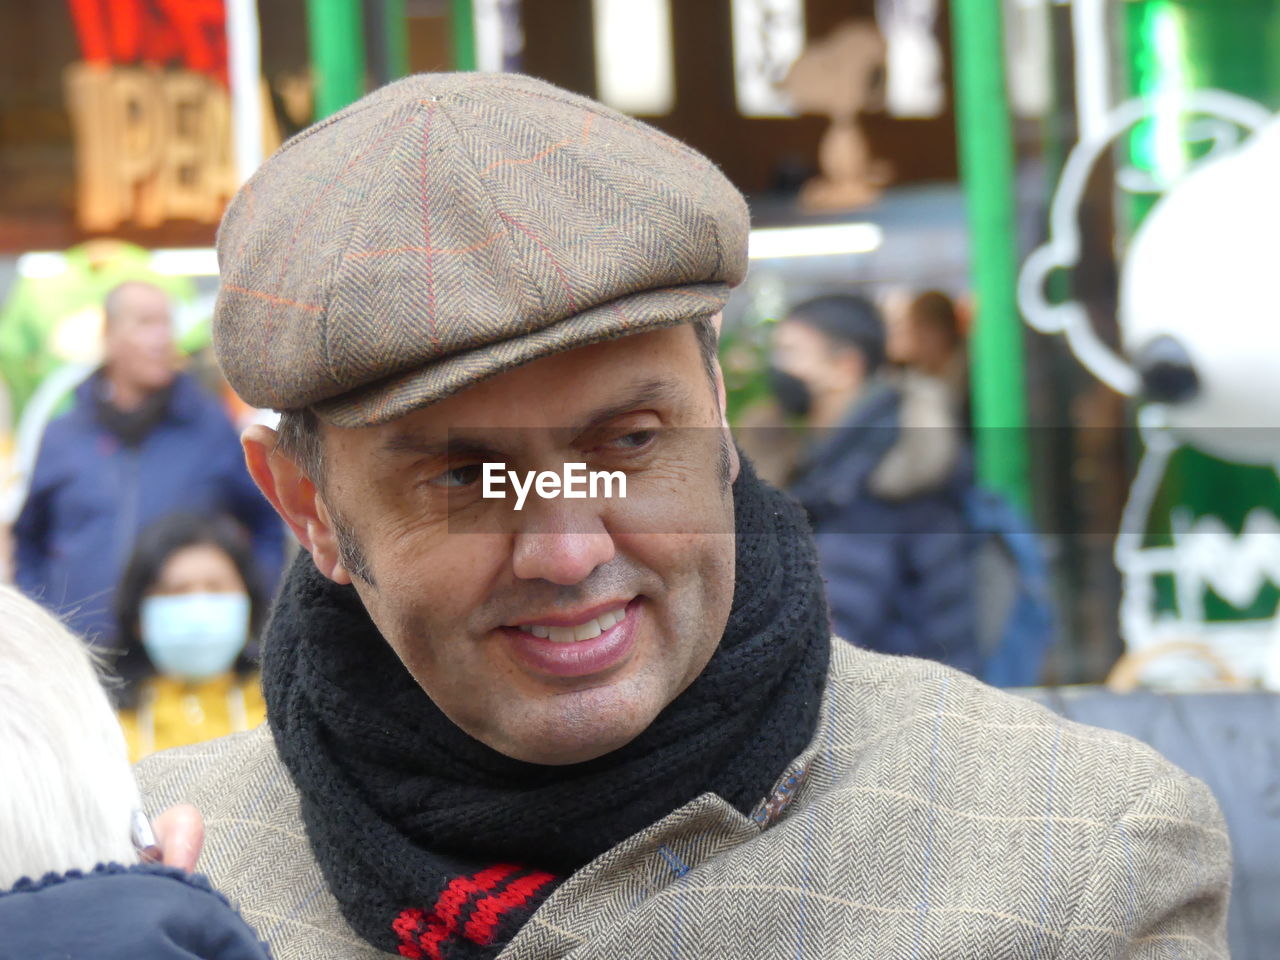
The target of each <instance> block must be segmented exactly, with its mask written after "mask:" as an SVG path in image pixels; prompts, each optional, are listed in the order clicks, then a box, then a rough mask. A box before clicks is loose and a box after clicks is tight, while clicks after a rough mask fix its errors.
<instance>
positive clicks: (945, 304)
mask: <svg viewBox="0 0 1280 960" xmlns="http://www.w3.org/2000/svg"><path fill="white" fill-rule="evenodd" d="M907 315H908V316H910V317H911V319H912V321H913V322H915V323H917V324H920V325H921V326H925V327H929V328H930V329H932V330H934V331H935V332H937V333H938V334H939V335H940V336H941V337H942V338H943V340H945V341H946V343H947V346H949V347H955V346H956V344H958V343H960V342H961V341H962V340H963V339H964V334H963V333H962V332H961V329H960V316H959V314H958V313H957V312H956V305H955V301H953V300H952V299H951V298H950V297H948V296H947V295H946V294H945V293H943V292H942V291H940V290H928V291H926V292H924V293H922V294H920V295H919V296H918V297H916V298H915V299H914V300H912V301H911V305H910V306H909V307H908V308H907Z"/></svg>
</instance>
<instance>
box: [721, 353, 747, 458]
mask: <svg viewBox="0 0 1280 960" xmlns="http://www.w3.org/2000/svg"><path fill="white" fill-rule="evenodd" d="M716 402H717V403H719V404H720V429H722V430H723V431H724V433H725V439H726V440H728V447H729V482H730V483H733V481H735V480H737V479H738V472H739V471H740V470H741V469H742V462H741V461H740V460H739V459H738V445H737V444H736V443H734V442H733V431H732V430H730V429H729V391H728V390H726V389H725V385H724V371H723V370H722V369H720V362H719V361H716Z"/></svg>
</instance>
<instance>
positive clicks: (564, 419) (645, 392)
mask: <svg viewBox="0 0 1280 960" xmlns="http://www.w3.org/2000/svg"><path fill="white" fill-rule="evenodd" d="M450 399H454V398H450ZM693 399H694V391H693V386H692V385H691V384H689V383H688V382H687V379H686V378H685V377H683V376H680V375H678V374H675V373H670V374H665V375H660V376H637V377H630V378H621V379H617V380H613V381H605V382H601V383H596V384H594V385H591V386H590V387H585V386H584V388H583V389H581V390H580V391H578V392H577V394H576V397H575V398H574V399H573V400H572V401H571V403H570V404H568V405H556V407H555V408H553V409H550V410H544V411H541V415H538V413H539V412H538V411H535V410H530V411H529V414H530V415H529V416H528V417H526V418H524V419H523V420H522V421H519V422H517V421H497V420H494V419H493V418H485V417H484V416H482V415H478V414H479V411H474V410H468V411H460V410H458V409H457V408H456V407H454V406H451V405H450V403H449V401H448V400H445V401H441V402H440V403H439V404H434V405H432V406H431V407H424V408H423V409H421V410H416V411H414V412H413V413H410V414H407V415H406V416H403V417H401V418H399V419H398V420H393V421H391V422H390V423H387V424H385V425H383V426H382V427H381V428H374V429H377V430H378V433H379V436H378V438H377V447H378V450H379V452H381V453H385V454H390V455H398V454H418V455H421V454H433V453H448V452H450V451H451V450H457V449H459V448H461V447H466V446H469V445H471V446H475V445H480V444H484V443H487V444H491V445H494V446H505V445H510V444H514V443H516V442H518V437H519V436H520V435H522V434H524V435H533V434H534V433H535V432H538V433H547V432H552V433H563V434H564V435H565V437H566V438H568V437H572V436H574V435H577V434H580V433H582V432H583V431H587V430H590V429H591V428H592V427H595V426H602V425H604V424H607V423H608V422H610V421H612V420H615V419H617V418H618V417H621V416H624V415H626V414H628V413H632V412H635V411H639V410H644V409H655V410H657V411H659V412H663V411H666V410H670V409H673V408H683V407H686V406H687V405H688V404H690V403H691V402H692V400H693ZM504 441H505V442H504Z"/></svg>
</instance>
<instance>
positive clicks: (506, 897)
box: [462, 872, 555, 946]
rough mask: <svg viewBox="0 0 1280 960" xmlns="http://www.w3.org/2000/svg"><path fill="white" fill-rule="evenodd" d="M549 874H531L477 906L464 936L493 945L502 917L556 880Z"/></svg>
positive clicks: (483, 943) (464, 931) (476, 941)
mask: <svg viewBox="0 0 1280 960" xmlns="http://www.w3.org/2000/svg"><path fill="white" fill-rule="evenodd" d="M554 879H555V877H554V876H552V875H551V874H549V873H542V872H538V873H531V874H529V875H528V876H527V877H521V878H520V879H519V880H515V881H513V882H512V883H511V884H510V885H508V887H507V889H505V890H503V891H502V892H501V893H498V894H495V895H493V896H491V897H485V898H484V899H483V900H481V901H480V902H479V903H477V904H476V906H475V910H473V911H472V913H471V919H470V920H468V921H467V925H466V926H465V927H464V928H463V930H462V935H463V936H464V937H466V938H467V939H468V940H470V941H471V942H472V943H478V944H481V945H482V946H487V945H488V944H490V943H493V934H494V931H495V930H496V929H497V926H498V921H499V920H500V919H502V915H503V914H504V913H506V912H507V911H508V910H510V909H512V908H513V907H519V906H523V905H524V904H526V903H528V902H529V900H530V899H532V898H533V895H534V894H536V893H537V892H538V891H539V890H541V889H542V888H543V887H545V886H546V885H547V884H548V883H550V882H551V881H552V880H554Z"/></svg>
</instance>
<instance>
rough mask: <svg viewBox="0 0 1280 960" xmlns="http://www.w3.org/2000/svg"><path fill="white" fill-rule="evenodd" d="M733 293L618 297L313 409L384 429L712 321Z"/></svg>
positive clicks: (715, 286) (710, 289) (694, 288)
mask: <svg viewBox="0 0 1280 960" xmlns="http://www.w3.org/2000/svg"><path fill="white" fill-rule="evenodd" d="M729 292H730V287H729V286H728V284H724V283H702V284H689V285H686V286H681V287H668V288H665V289H661V290H646V291H644V292H643V293H635V294H631V295H629V296H625V297H620V298H618V299H617V300H611V301H609V302H608V303H603V304H600V305H599V306H596V307H592V308H591V309H589V310H585V311H583V312H582V313H576V314H574V315H573V316H571V317H566V318H565V319H563V320H558V321H556V322H554V323H551V324H548V325H547V326H546V327H544V328H542V329H541V330H537V331H535V332H533V333H526V334H523V335H521V336H519V337H516V338H514V339H511V340H503V341H499V342H496V343H488V344H485V345H484V346H481V347H476V348H475V349H473V350H468V351H466V352H465V353H458V354H454V355H453V356H451V357H446V358H445V359H443V360H439V361H437V362H435V363H433V364H430V365H429V366H426V367H420V368H418V369H416V370H411V371H408V372H406V373H402V374H397V375H396V376H393V377H387V378H386V379H383V380H379V381H377V382H376V383H372V384H369V385H368V386H364V387H360V388H358V389H356V390H352V391H350V392H348V393H344V394H343V395H342V396H339V397H334V398H333V399H332V400H325V401H322V402H320V403H317V404H315V406H314V407H313V409H314V410H315V412H316V414H317V415H318V416H319V417H321V418H322V419H323V420H325V421H326V422H328V423H331V424H333V425H334V426H335V427H344V428H352V427H368V426H373V425H375V424H380V423H387V422H388V421H391V420H395V419H397V418H399V417H402V416H404V415H405V414H407V413H409V412H411V411H413V410H417V409H419V408H420V407H425V406H427V405H429V404H432V403H436V402H437V401H439V400H443V399H444V398H445V397H449V396H452V395H453V394H455V393H458V392H459V391H462V390H465V389H467V388H468V387H472V386H475V385H476V384H477V383H480V382H481V381H483V380H487V379H489V378H490V377H495V376H497V375H498V374H500V373H504V372H506V371H507V370H511V369H514V368H515V367H519V366H522V365H523V364H526V363H529V362H530V361H533V360H538V359H540V358H542V357H549V356H551V355H552V354H556V353H563V352H564V351H566V350H573V349H574V348H576V347H585V346H587V345H588V344H591V343H600V342H602V341H605V340H616V339H617V338H619V337H627V336H631V335H633V334H637V333H643V332H644V331H646V330H656V329H659V328H661V327H672V326H676V325H678V324H681V323H690V322H692V321H693V320H696V319H698V318H700V317H707V316H711V315H713V314H716V313H718V312H719V311H720V310H721V309H722V308H723V307H724V305H725V302H726V301H727V300H728V299H729Z"/></svg>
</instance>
